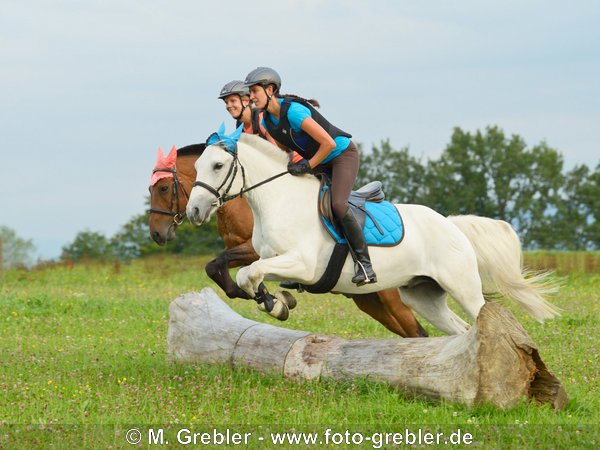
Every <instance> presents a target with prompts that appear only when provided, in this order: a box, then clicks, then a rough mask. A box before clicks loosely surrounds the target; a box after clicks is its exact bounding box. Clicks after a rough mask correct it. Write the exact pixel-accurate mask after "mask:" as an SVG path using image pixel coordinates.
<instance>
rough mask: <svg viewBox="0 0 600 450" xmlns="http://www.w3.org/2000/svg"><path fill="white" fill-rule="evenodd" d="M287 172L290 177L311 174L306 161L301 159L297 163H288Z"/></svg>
mask: <svg viewBox="0 0 600 450" xmlns="http://www.w3.org/2000/svg"><path fill="white" fill-rule="evenodd" d="M287 168H288V172H289V173H291V174H292V175H304V174H305V173H311V172H312V169H311V167H310V164H309V162H308V161H307V160H306V159H301V160H300V161H298V162H295V163H294V162H290V163H288V166H287Z"/></svg>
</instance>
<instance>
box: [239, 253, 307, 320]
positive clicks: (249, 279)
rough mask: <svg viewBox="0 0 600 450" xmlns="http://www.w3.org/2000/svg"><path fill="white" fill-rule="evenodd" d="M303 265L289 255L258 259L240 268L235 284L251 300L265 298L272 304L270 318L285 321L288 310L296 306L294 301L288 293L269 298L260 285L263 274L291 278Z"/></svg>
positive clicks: (280, 293)
mask: <svg viewBox="0 0 600 450" xmlns="http://www.w3.org/2000/svg"><path fill="white" fill-rule="evenodd" d="M303 266H304V264H303V263H302V261H301V260H298V259H297V258H293V257H292V256H290V255H279V256H275V257H273V258H266V259H259V260H258V261H255V262H253V263H252V264H250V265H249V266H247V267H242V268H241V269H240V270H239V271H238V274H237V279H236V280H237V284H238V286H239V287H240V288H242V289H243V290H244V291H245V292H247V293H248V295H250V296H251V297H252V298H257V299H258V300H262V299H265V297H267V298H268V299H269V300H270V301H273V302H274V306H273V309H272V311H269V309H268V308H267V311H268V312H269V314H271V315H272V316H274V317H276V318H278V319H280V320H286V319H287V317H288V314H289V309H291V308H294V307H295V306H296V300H295V299H294V298H293V296H292V295H291V294H290V293H287V292H279V293H277V294H276V295H275V297H273V296H271V295H270V294H269V293H268V292H266V289H265V288H264V285H263V284H262V282H263V280H264V277H265V274H270V275H274V276H276V277H280V278H292V277H294V276H297V274H298V273H299V271H301V269H302V267H303Z"/></svg>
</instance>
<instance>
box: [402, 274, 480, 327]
mask: <svg viewBox="0 0 600 450" xmlns="http://www.w3.org/2000/svg"><path fill="white" fill-rule="evenodd" d="M400 296H401V297H402V300H403V301H404V303H406V304H407V305H408V306H410V307H411V308H412V309H414V310H415V311H416V312H418V313H419V314H421V315H422V316H423V317H425V319H427V320H428V321H429V322H430V323H431V324H432V325H433V326H435V327H436V328H437V329H439V330H441V331H443V332H444V333H446V334H462V333H465V332H466V331H467V330H468V329H469V324H468V323H466V322H465V321H464V320H462V319H461V318H460V317H458V316H457V315H456V314H455V313H454V312H453V311H452V310H451V309H450V308H449V307H448V302H447V301H446V299H447V295H446V292H445V291H444V290H443V289H442V288H441V287H440V286H439V285H438V284H437V283H435V282H434V281H433V280H432V281H430V282H424V283H421V284H418V285H415V286H412V287H403V288H400Z"/></svg>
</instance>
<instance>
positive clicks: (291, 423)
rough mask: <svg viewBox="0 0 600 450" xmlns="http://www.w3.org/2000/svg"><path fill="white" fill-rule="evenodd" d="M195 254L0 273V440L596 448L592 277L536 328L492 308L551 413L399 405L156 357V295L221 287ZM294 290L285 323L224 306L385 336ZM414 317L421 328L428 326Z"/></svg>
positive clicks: (567, 283) (595, 278) (337, 306)
mask: <svg viewBox="0 0 600 450" xmlns="http://www.w3.org/2000/svg"><path fill="white" fill-rule="evenodd" d="M205 262H206V260H205V259H202V258H188V259H181V258H176V257H161V258H154V259H147V260H140V261H134V262H133V263H131V264H128V265H123V266H121V265H112V264H106V265H100V264H81V265H75V266H74V267H63V266H54V267H47V268H43V269H37V270H30V271H25V270H16V271H7V272H5V273H4V274H3V275H2V284H1V288H0V322H1V326H0V448H19V449H22V448H61V449H62V448H129V447H133V446H132V445H130V444H128V443H127V441H126V439H125V434H126V432H127V430H129V429H131V428H136V429H138V430H140V431H141V433H142V434H143V437H144V439H143V440H142V443H141V444H139V445H138V446H137V447H139V448H147V447H150V445H149V444H148V442H147V435H148V431H149V430H150V429H152V430H154V431H156V430H158V429H159V428H162V429H164V437H165V440H169V441H170V444H169V445H166V444H164V445H162V446H161V445H157V446H159V447H162V448H179V446H178V445H175V444H174V442H175V436H176V434H177V431H178V430H180V429H183V428H188V429H190V430H192V431H193V432H197V433H200V432H204V431H206V432H211V433H213V435H212V437H211V439H212V441H211V442H213V445H212V446H211V445H201V443H200V441H198V442H196V446H202V447H206V448H233V447H234V445H233V444H232V443H231V442H230V445H225V443H221V444H220V445H214V443H215V442H217V444H218V443H219V439H220V437H219V435H218V433H221V434H223V435H225V433H226V431H227V430H228V429H229V430H230V433H234V432H238V433H252V436H251V439H250V441H249V442H248V443H247V444H246V445H242V444H240V445H241V447H242V448H321V447H326V446H325V445H324V444H323V445H318V444H317V445H314V446H311V445H309V444H304V443H302V444H298V445H294V444H285V445H276V444H267V443H266V442H267V441H262V442H259V441H258V440H257V439H256V438H257V436H265V437H266V436H267V435H268V434H269V433H270V432H285V431H290V430H294V431H302V432H307V433H308V432H313V433H320V434H319V439H321V440H322V439H323V437H324V434H325V430H326V429H328V428H330V429H332V430H333V431H334V432H336V433H344V432H345V431H346V430H348V431H349V433H350V434H349V435H346V436H350V437H351V436H352V434H353V433H359V432H360V433H363V435H364V436H372V437H373V440H372V441H369V442H366V441H365V442H363V443H362V444H352V443H351V442H352V439H351V438H350V440H349V441H348V438H347V437H346V438H345V440H341V439H342V434H339V435H337V436H333V438H334V439H332V440H331V441H329V445H328V446H327V447H328V448H401V447H403V445H393V444H389V445H383V444H382V445H381V446H379V445H378V444H379V443H380V442H379V441H378V440H376V439H375V436H377V435H376V434H374V433H386V432H387V433H392V432H398V433H406V432H405V431H404V430H405V429H409V430H411V432H413V433H417V432H418V430H419V429H422V430H424V431H425V430H429V431H433V432H435V431H441V432H444V433H446V436H448V435H450V433H452V432H455V433H456V432H457V430H461V433H463V434H464V433H465V432H468V433H470V434H471V435H472V436H473V444H472V445H471V447H476V448H486V449H487V448H527V449H530V448H540V449H549V448H556V449H563V448H577V449H578V448H590V449H591V448H599V447H600V437H599V434H598V431H597V430H598V428H599V424H600V410H599V406H600V392H599V386H600V347H599V344H600V332H599V331H600V330H599V328H600V327H599V322H600V320H599V313H600V274H598V273H596V274H594V273H583V272H584V271H583V270H582V271H581V272H582V273H574V274H571V275H565V276H561V277H560V281H561V283H562V289H561V291H560V293H559V294H558V295H557V296H556V297H555V298H554V299H553V300H552V301H553V303H555V304H556V305H558V306H559V307H561V308H562V309H563V310H564V312H563V315H562V316H561V317H559V318H558V319H556V320H554V321H549V322H547V323H545V324H539V323H537V322H535V321H533V320H531V319H530V318H529V317H528V316H526V315H525V314H524V313H523V312H522V311H521V310H520V309H518V308H514V307H513V305H511V304H506V303H505V304H506V305H507V306H508V307H509V308H510V309H511V310H512V311H513V312H515V314H516V316H517V318H518V319H519V320H520V321H521V323H522V324H523V325H524V327H525V329H526V330H527V331H528V333H529V334H530V336H531V337H532V338H533V341H534V342H535V343H536V344H537V345H538V348H539V351H540V354H541V356H542V358H543V359H544V361H545V363H546V365H547V366H548V368H549V369H550V371H552V372H553V373H554V374H555V375H556V376H557V377H558V378H559V379H560V380H561V381H562V383H563V385H564V387H565V389H566V390H567V393H568V395H569V398H570V400H569V403H568V405H567V407H566V408H565V409H564V410H562V411H558V412H557V411H553V410H552V409H550V408H549V407H539V406H536V405H533V404H528V403H526V402H523V404H521V405H519V406H517V407H515V408H513V409H511V410H508V411H499V410H495V409H493V408H491V407H483V406H481V407H476V408H471V409H469V408H466V407H463V406H460V405H454V404H450V403H442V404H436V403H431V402H428V401H423V400H414V399H406V398H404V397H402V396H401V395H400V394H399V393H397V392H395V391H394V390H392V389H391V388H389V387H387V386H385V385H381V384H375V383H372V382H367V381H365V380H356V381H355V382H354V383H336V382H333V381H327V380H323V381H321V382H320V383H317V382H304V383H297V382H292V381H289V380H285V379H282V378H281V377H279V376H276V375H273V376H265V375H260V374H257V373H254V372H251V371H248V370H239V371H235V372H234V371H232V370H231V369H230V368H229V367H207V366H199V365H181V364H175V363H171V362H169V361H168V358H167V354H166V334H167V326H168V305H169V303H170V302H171V301H172V300H173V299H174V298H176V297H177V296H178V295H180V294H181V293H184V292H189V291H197V290H200V289H201V288H203V287H206V286H211V287H213V288H214V289H215V290H216V291H217V292H218V293H219V294H220V291H219V290H218V288H216V286H214V284H213V283H212V282H211V281H210V280H208V279H207V277H206V276H205V275H204V271H203V267H204V263H205ZM298 299H299V302H300V304H299V306H298V308H297V309H296V310H294V311H293V312H292V314H291V317H290V319H289V320H288V321H287V322H284V323H281V322H277V321H276V320H274V319H272V318H270V317H269V316H267V315H265V314H263V313H260V312H259V311H258V310H257V309H256V306H255V304H254V303H253V302H246V301H243V300H235V301H227V302H228V303H229V304H230V305H231V306H232V307H233V308H234V309H235V310H236V311H238V312H239V313H240V314H242V315H243V316H245V317H248V318H251V319H253V320H258V321H262V322H268V323H272V324H274V325H277V326H284V327H290V328H294V329H301V330H308V331H314V332H318V333H322V334H329V335H336V336H339V337H342V338H344V339H358V338H389V337H392V335H391V334H390V333H389V332H388V331H387V330H385V329H384V328H383V327H382V326H381V325H379V324H378V323H376V322H375V321H373V320H372V319H370V318H369V317H368V316H366V315H364V314H363V313H361V312H360V311H359V310H358V309H357V308H356V307H355V306H354V305H353V303H352V302H351V301H350V300H348V299H346V298H345V297H342V296H334V295H322V296H312V295H307V294H299V295H298ZM422 323H423V325H425V327H426V328H427V330H428V331H429V332H430V334H431V335H434V336H435V335H441V333H439V332H437V331H436V330H435V329H433V328H432V327H431V326H429V324H428V323H426V322H425V321H422ZM213 428H214V429H216V430H217V432H216V433H217V434H214V433H215V432H213V431H212V430H213ZM155 436H156V435H155ZM269 436H270V435H269ZM215 439H216V441H215ZM223 439H225V438H223ZM354 440H355V442H357V441H358V437H357V436H355V437H354ZM346 441H348V442H350V443H345V442H346ZM190 444H191V445H193V443H191V442H190ZM152 446H155V445H152ZM408 447H415V448H425V446H424V445H413V446H408ZM433 447H436V446H433ZM441 447H448V445H441ZM456 447H457V448H466V447H467V446H465V445H462V446H456Z"/></svg>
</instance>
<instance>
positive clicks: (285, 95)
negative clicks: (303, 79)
mask: <svg viewBox="0 0 600 450" xmlns="http://www.w3.org/2000/svg"><path fill="white" fill-rule="evenodd" d="M277 97H291V99H292V100H294V99H295V98H299V99H301V100H304V101H306V102H308V103H310V104H311V105H313V106H314V107H315V108H320V107H321V104H320V103H319V101H318V100H316V99H314V98H304V97H300V96H299V95H294V94H280V93H277Z"/></svg>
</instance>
